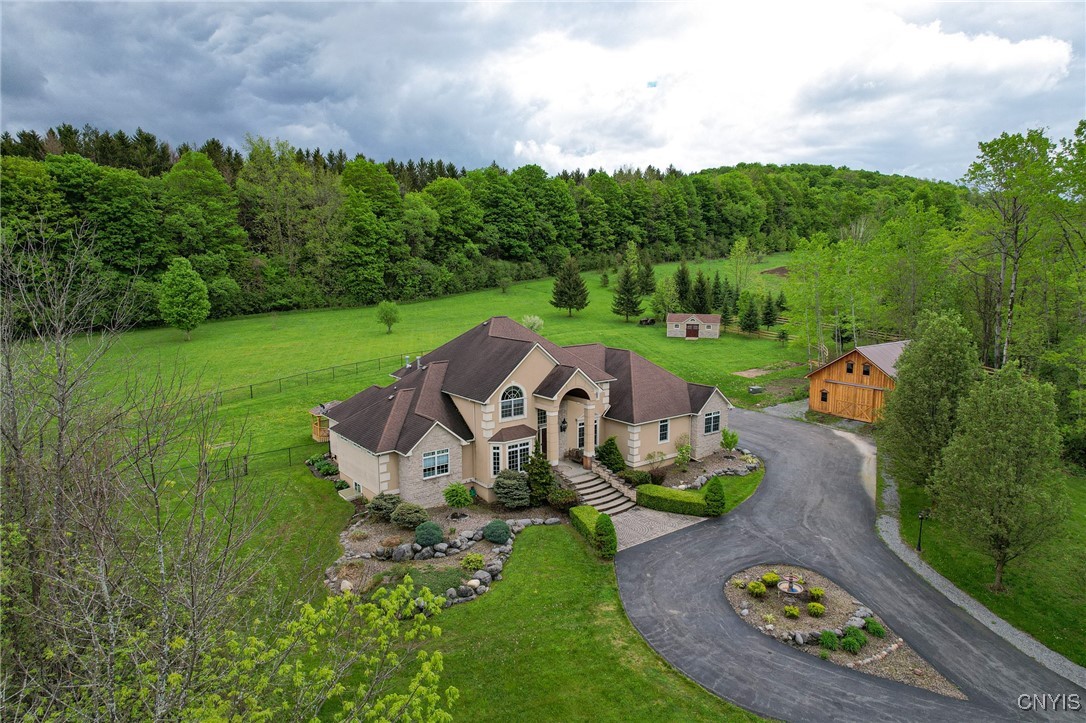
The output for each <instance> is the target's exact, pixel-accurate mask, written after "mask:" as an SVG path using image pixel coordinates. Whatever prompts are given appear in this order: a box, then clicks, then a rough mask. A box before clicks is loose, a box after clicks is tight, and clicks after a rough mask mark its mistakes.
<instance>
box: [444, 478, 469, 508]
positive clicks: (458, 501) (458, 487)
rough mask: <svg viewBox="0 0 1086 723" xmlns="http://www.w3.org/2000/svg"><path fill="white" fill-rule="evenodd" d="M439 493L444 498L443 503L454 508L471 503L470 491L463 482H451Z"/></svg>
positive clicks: (467, 505)
mask: <svg viewBox="0 0 1086 723" xmlns="http://www.w3.org/2000/svg"><path fill="white" fill-rule="evenodd" d="M441 495H442V496H443V497H444V498H445V504H447V505H448V506H449V507H452V508H454V509H459V508H461V507H470V506H471V503H472V499H471V492H470V491H468V487H467V485H465V484H464V483H463V482H453V483H452V484H451V485H449V486H448V487H446V488H445V489H444V491H442V493H441Z"/></svg>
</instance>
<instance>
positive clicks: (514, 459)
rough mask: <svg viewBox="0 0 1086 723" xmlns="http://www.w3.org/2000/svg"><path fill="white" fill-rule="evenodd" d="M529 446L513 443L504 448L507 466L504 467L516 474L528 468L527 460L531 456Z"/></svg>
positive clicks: (526, 443) (527, 443)
mask: <svg viewBox="0 0 1086 723" xmlns="http://www.w3.org/2000/svg"><path fill="white" fill-rule="evenodd" d="M531 446H532V443H531V442H514V443H513V444H511V445H509V446H508V447H507V448H506V449H507V452H506V454H507V455H508V461H509V464H508V465H506V466H507V467H508V468H509V469H515V470H517V471H518V472H521V471H523V470H524V468H525V467H527V466H528V458H529V457H531V456H532V451H531Z"/></svg>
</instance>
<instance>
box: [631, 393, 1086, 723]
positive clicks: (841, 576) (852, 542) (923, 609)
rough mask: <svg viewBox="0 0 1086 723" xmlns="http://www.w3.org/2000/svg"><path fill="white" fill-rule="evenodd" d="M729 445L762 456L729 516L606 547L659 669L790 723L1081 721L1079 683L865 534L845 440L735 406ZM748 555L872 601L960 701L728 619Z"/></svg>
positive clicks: (854, 465)
mask: <svg viewBox="0 0 1086 723" xmlns="http://www.w3.org/2000/svg"><path fill="white" fill-rule="evenodd" d="M729 421H730V426H731V427H732V428H733V429H736V430H737V431H738V432H739V434H740V440H741V442H740V443H741V445H742V446H743V447H746V448H749V449H750V450H751V451H753V452H754V453H755V454H757V455H758V456H760V457H762V458H763V459H765V460H766V464H767V473H766V476H765V479H764V481H763V482H762V484H761V486H760V487H759V489H758V491H757V492H756V493H755V494H754V496H753V497H751V498H750V499H749V500H747V501H746V502H745V503H743V504H742V505H741V506H740V507H739V508H737V509H736V510H734V511H733V512H732V513H730V514H729V515H726V516H725V517H721V518H718V519H715V520H709V521H707V522H703V523H701V524H697V525H693V526H691V527H687V528H684V529H681V530H678V531H677V532H673V533H671V534H669V535H666V536H664V537H660V538H657V539H655V540H651V541H649V542H645V543H643V544H640V545H637V546H635V547H631V548H629V549H626V550H623V551H621V552H619V553H618V556H617V558H616V560H615V567H616V572H617V575H618V582H619V590H620V594H621V596H622V602H623V605H624V606H625V608H626V614H627V615H628V616H629V618H630V620H631V621H632V622H633V624H634V625H635V626H636V627H637V629H638V630H639V631H640V632H641V634H642V635H643V636H644V637H645V639H646V640H647V641H648V642H649V644H650V645H651V646H652V647H653V648H654V649H655V650H656V651H657V652H659V653H660V654H661V655H662V656H664V658H666V659H667V660H668V661H669V662H670V663H671V664H672V665H674V666H675V667H677V668H679V669H680V670H682V671H683V672H684V673H685V674H686V675H688V676H690V677H691V678H692V679H694V680H695V681H697V682H698V683H700V684H701V685H703V686H704V687H705V688H707V689H709V690H710V691H712V692H713V693H716V694H717V695H719V696H721V697H723V698H726V699H728V700H730V701H732V702H734V703H736V704H738V705H740V706H742V707H744V708H747V709H748V710H752V711H754V712H756V713H759V714H761V715H765V716H769V717H773V718H779V719H783V720H789V721H841V720H847V721H872V720H880V721H883V720H885V721H919V720H924V721H936V720H938V721H942V720H955V721H960V720H1030V719H1037V720H1041V719H1052V720H1065V721H1070V720H1084V719H1086V690H1083V689H1082V688H1079V687H1077V686H1075V685H1074V684H1072V683H1071V682H1070V681H1068V680H1066V679H1064V678H1063V677H1061V676H1059V675H1056V674H1055V673H1053V672H1051V671H1049V670H1048V669H1047V668H1045V667H1043V666H1042V665H1040V664H1038V663H1037V662H1036V661H1034V660H1033V659H1032V658H1029V657H1028V656H1026V655H1024V654H1023V653H1021V652H1020V651H1019V650H1018V649H1017V648H1015V647H1013V646H1012V645H1010V644H1009V643H1008V642H1006V641H1005V640H1003V639H1002V638H1000V637H998V636H997V635H995V634H994V633H992V632H991V631H990V630H988V629H987V628H986V627H984V626H983V625H981V624H980V623H978V622H977V621H976V620H975V619H973V618H972V617H971V616H970V615H969V614H967V613H966V612H964V611H963V610H961V609H960V608H958V607H956V606H955V605H953V604H952V603H951V602H950V601H949V600H947V599H946V597H944V596H943V595H942V594H941V593H939V592H938V591H936V590H935V589H933V588H932V587H931V586H930V585H928V583H927V582H925V581H924V580H923V579H922V578H920V577H919V576H918V575H916V574H915V573H914V572H913V571H912V570H910V569H909V568H908V567H906V566H905V564H904V563H903V562H901V560H900V559H898V558H897V557H896V556H895V555H894V554H893V553H892V552H890V551H889V550H888V549H886V547H885V546H884V545H883V543H882V541H881V540H879V539H878V537H877V536H876V534H875V507H874V502H873V501H872V498H871V496H870V493H869V491H868V490H867V489H865V486H864V481H863V472H864V470H863V463H864V456H863V455H862V454H861V453H860V451H859V450H858V449H857V447H856V446H855V445H854V444H853V443H852V442H851V441H850V440H849V439H848V438H846V437H845V436H844V435H840V434H837V433H835V432H834V431H832V430H829V429H825V428H823V427H818V426H814V425H809V424H804V423H802V422H797V421H794V420H788V419H781V418H777V417H772V416H769V415H766V414H761V413H758V412H749V411H745V410H739V409H736V410H734V411H733V412H731V417H730V420H729ZM760 563H781V564H796V565H803V566H805V567H808V568H811V569H814V570H817V571H818V572H820V573H822V574H823V575H826V576H828V577H830V578H831V579H833V580H834V581H835V582H837V583H838V584H840V585H841V586H843V587H844V588H845V589H846V590H848V591H849V592H851V593H852V594H853V595H854V596H856V598H857V599H858V600H860V601H862V602H863V603H864V604H865V605H867V606H869V607H871V608H872V609H874V610H875V611H876V612H877V613H879V614H880V615H881V616H882V617H883V618H884V619H885V620H886V621H887V623H889V625H890V627H891V628H893V629H894V631H895V632H897V633H898V634H899V635H901V636H902V637H903V638H904V639H905V641H906V642H907V643H908V644H909V645H910V646H912V648H913V649H914V650H916V652H917V653H919V654H920V655H921V656H922V657H924V658H925V659H926V660H928V662H930V663H931V664H932V665H934V666H935V667H936V668H938V669H939V671H940V672H941V673H942V674H943V675H945V676H946V677H947V678H948V679H950V680H951V682H953V683H955V684H956V685H957V686H958V687H959V688H961V690H962V692H963V693H965V695H966V696H968V697H969V700H968V701H957V700H952V699H949V698H944V697H943V696H940V695H937V694H935V693H930V692H928V691H925V690H921V689H919V688H913V687H911V686H907V685H903V684H900V683H896V682H893V681H889V680H884V679H882V678H877V677H875V676H871V675H867V674H864V673H861V672H858V671H852V670H849V669H847V668H842V667H839V666H835V665H832V664H829V663H826V662H824V661H821V660H819V659H818V658H817V657H815V656H812V655H808V654H806V653H801V652H799V651H798V650H794V649H792V648H790V647H789V646H787V645H784V644H782V643H779V642H777V641H775V640H773V639H771V638H769V637H768V636H766V635H763V634H762V633H759V632H758V631H757V630H755V629H754V628H752V627H751V626H750V625H748V624H747V623H745V622H743V621H742V620H740V619H739V617H738V616H737V615H736V614H735V613H734V612H733V611H732V609H731V607H730V606H729V605H728V603H727V601H726V600H725V599H724V595H723V592H722V589H723V585H724V582H725V581H726V580H727V579H728V578H729V577H730V576H731V575H732V574H734V573H736V572H738V571H739V570H742V569H744V568H747V567H750V566H751V565H756V564H760ZM1045 693H1048V694H1059V693H1063V694H1076V695H1078V696H1079V697H1080V700H1081V701H1082V705H1083V708H1082V710H1080V711H1078V712H1068V711H1055V712H1037V711H1031V712H1024V711H1022V710H1020V709H1019V708H1018V706H1017V704H1016V701H1017V700H1018V696H1020V695H1031V696H1032V695H1034V694H1037V695H1041V694H1045Z"/></svg>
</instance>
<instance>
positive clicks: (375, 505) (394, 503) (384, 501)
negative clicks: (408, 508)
mask: <svg viewBox="0 0 1086 723" xmlns="http://www.w3.org/2000/svg"><path fill="white" fill-rule="evenodd" d="M402 504H403V500H402V499H400V496H399V495H394V494H390V493H388V492H382V493H381V494H379V495H377V496H376V497H374V498H373V499H372V500H370V503H369V504H368V505H367V506H366V507H367V508H368V509H369V511H370V513H371V514H373V516H374V517H376V518H377V519H379V520H384V521H385V522H388V521H389V520H391V519H392V513H393V512H395V511H396V508H397V507H399V506H400V505H402Z"/></svg>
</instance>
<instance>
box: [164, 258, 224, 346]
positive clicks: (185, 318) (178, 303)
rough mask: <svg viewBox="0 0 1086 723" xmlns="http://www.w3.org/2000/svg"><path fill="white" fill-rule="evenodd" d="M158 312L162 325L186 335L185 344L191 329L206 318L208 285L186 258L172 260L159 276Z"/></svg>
mask: <svg viewBox="0 0 1086 723" xmlns="http://www.w3.org/2000/svg"><path fill="white" fill-rule="evenodd" d="M158 310H159V313H160V314H161V315H162V320H163V321H164V322H166V323H167V324H169V325H170V326H172V327H174V328H176V329H180V330H181V331H183V332H185V341H188V340H189V339H190V338H191V335H192V330H193V329H195V328H196V327H198V326H199V325H200V324H202V323H203V322H204V320H205V319H207V315H208V314H209V313H210V312H211V302H210V301H209V300H208V296H207V284H205V283H204V280H203V279H201V278H200V274H198V273H196V271H194V270H193V268H192V264H191V263H189V260H188V259H186V258H176V259H174V260H173V261H171V262H170V267H169V268H168V269H166V273H164V274H163V275H162V283H161V288H160V291H159V297H158Z"/></svg>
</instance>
